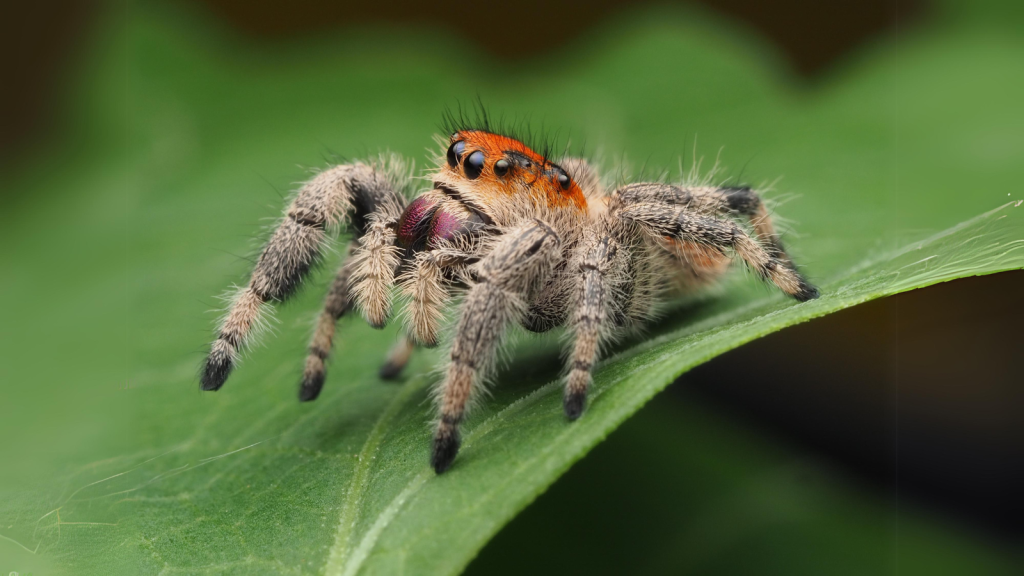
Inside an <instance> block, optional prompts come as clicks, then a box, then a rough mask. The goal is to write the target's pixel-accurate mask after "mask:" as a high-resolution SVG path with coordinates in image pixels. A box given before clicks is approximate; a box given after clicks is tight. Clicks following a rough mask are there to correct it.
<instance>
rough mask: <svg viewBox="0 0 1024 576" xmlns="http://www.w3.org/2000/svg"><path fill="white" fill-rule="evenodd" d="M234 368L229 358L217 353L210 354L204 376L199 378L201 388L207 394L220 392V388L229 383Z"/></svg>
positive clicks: (205, 365)
mask: <svg viewBox="0 0 1024 576" xmlns="http://www.w3.org/2000/svg"><path fill="white" fill-rule="evenodd" d="M232 368H233V366H232V364H231V358H230V357H229V356H226V355H220V354H217V353H213V354H210V356H209V357H208V358H207V359H206V363H205V364H203V374H202V376H201V377H200V378H199V388H200V389H201V390H205V391H207V392H209V391H216V390H220V387H221V386H223V385H224V382H226V381H227V379H228V375H230V374H231V369H232Z"/></svg>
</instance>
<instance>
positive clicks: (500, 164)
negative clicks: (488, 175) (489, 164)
mask: <svg viewBox="0 0 1024 576" xmlns="http://www.w3.org/2000/svg"><path fill="white" fill-rule="evenodd" d="M510 166H511V164H509V163H508V160H505V159H504V158H502V159H501V160H498V161H497V162H495V163H494V175H495V176H504V175H505V174H508V169H509V167H510Z"/></svg>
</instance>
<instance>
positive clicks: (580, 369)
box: [562, 236, 624, 420]
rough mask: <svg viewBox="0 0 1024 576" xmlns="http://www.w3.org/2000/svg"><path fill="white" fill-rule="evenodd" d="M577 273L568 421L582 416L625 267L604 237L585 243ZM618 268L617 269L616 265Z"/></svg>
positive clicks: (614, 246)
mask: <svg viewBox="0 0 1024 576" xmlns="http://www.w3.org/2000/svg"><path fill="white" fill-rule="evenodd" d="M582 249H583V250H585V251H586V252H585V254H584V256H583V259H582V260H581V261H580V265H579V271H578V273H579V274H580V275H581V276H582V281H581V282H580V285H579V292H578V294H577V302H576V311H575V314H574V316H573V320H572V330H573V333H574V337H575V338H574V340H573V347H572V353H571V355H570V358H569V374H568V377H567V378H566V382H565V396H564V397H563V404H562V406H563V408H564V409H565V415H566V416H567V417H568V418H569V420H576V419H577V418H579V417H580V415H581V414H583V408H584V407H585V406H586V402H587V390H588V389H589V388H590V382H591V372H592V371H593V369H594V363H595V362H596V361H597V357H598V354H599V353H600V348H601V341H602V339H603V338H605V337H606V336H607V335H608V333H609V331H610V328H611V326H610V323H609V322H608V320H609V319H610V318H609V317H611V316H614V310H613V308H614V306H615V300H614V297H613V292H614V283H615V282H616V280H618V278H616V276H621V275H622V270H621V268H623V267H624V266H623V265H622V263H621V259H620V258H618V255H619V246H618V243H617V242H616V241H615V240H613V239H611V238H609V237H608V236H605V237H603V238H600V239H597V240H596V241H595V242H591V243H588V244H585V245H584V246H583V248H582ZM617 265H618V266H617Z"/></svg>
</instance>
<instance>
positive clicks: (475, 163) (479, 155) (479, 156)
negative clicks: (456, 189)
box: [462, 150, 484, 180]
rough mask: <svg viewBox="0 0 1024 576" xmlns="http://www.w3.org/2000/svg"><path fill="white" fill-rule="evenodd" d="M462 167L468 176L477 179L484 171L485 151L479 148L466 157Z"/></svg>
mask: <svg viewBox="0 0 1024 576" xmlns="http://www.w3.org/2000/svg"><path fill="white" fill-rule="evenodd" d="M462 169H463V170H464V171H465V172H466V178H469V179H470V180H475V179H477V178H478V177H479V176H480V173H481V172H483V171H484V153H483V152H481V151H479V150H477V151H476V152H473V153H472V154H470V155H469V156H467V157H466V161H465V162H463V163H462Z"/></svg>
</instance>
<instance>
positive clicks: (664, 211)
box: [617, 202, 818, 302]
mask: <svg viewBox="0 0 1024 576" xmlns="http://www.w3.org/2000/svg"><path fill="white" fill-rule="evenodd" d="M617 214H618V216H619V217H620V218H622V219H623V220H626V221H628V222H634V223H636V224H639V225H640V226H641V227H642V228H644V229H645V230H646V231H647V232H648V233H649V234H651V235H652V236H654V237H656V238H664V237H669V238H672V239H676V240H679V241H682V242H689V243H693V244H696V245H701V246H707V247H708V248H714V249H725V248H730V249H733V250H735V251H736V254H737V255H739V256H740V258H742V259H743V260H744V261H745V262H746V263H747V265H748V266H750V268H751V269H752V270H754V272H756V273H757V274H758V276H760V277H761V278H762V279H764V280H766V281H769V282H772V283H773V284H775V285H776V286H778V288H779V289H780V290H782V291H783V292H785V293H786V294H789V295H790V296H792V297H794V298H796V299H797V300H799V301H801V302H803V301H806V300H811V299H813V298H817V297H818V289H817V288H815V287H814V286H812V285H811V284H810V283H809V282H807V280H806V279H804V277H803V276H801V275H800V273H799V272H797V270H796V269H795V268H793V267H792V266H790V265H788V264H787V262H786V261H785V260H783V259H781V258H780V257H779V256H778V255H777V254H773V252H772V251H771V250H767V249H765V247H763V246H761V244H759V243H758V242H757V241H756V240H754V239H753V238H752V237H751V236H750V235H749V234H747V232H746V231H745V230H743V229H742V228H740V227H739V226H738V225H737V224H736V223H735V222H732V221H731V220H719V219H717V218H714V217H712V216H706V215H703V214H700V213H699V212H694V211H692V210H690V209H689V208H687V207H686V206H685V205H683V206H680V205H670V204H661V203H655V202H641V203H638V204H632V205H626V206H622V207H619V208H618V210H617Z"/></svg>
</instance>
